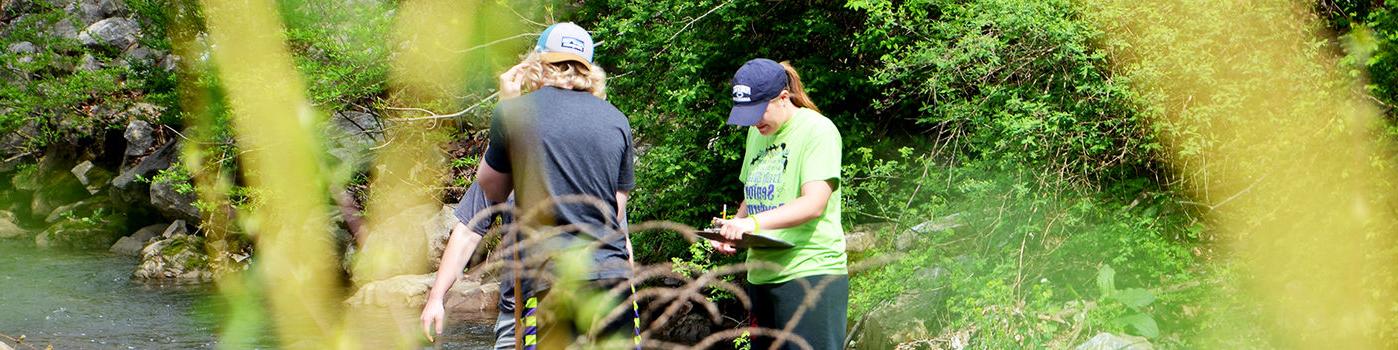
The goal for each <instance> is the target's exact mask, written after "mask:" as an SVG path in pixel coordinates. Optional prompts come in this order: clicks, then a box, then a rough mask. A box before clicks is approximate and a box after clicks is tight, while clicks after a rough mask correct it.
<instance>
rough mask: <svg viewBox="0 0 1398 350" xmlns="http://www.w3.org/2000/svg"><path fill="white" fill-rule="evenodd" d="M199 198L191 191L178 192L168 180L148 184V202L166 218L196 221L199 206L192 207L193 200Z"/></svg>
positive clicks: (197, 219) (198, 216)
mask: <svg viewBox="0 0 1398 350" xmlns="http://www.w3.org/2000/svg"><path fill="white" fill-rule="evenodd" d="M197 200H199V196H197V195H195V194H194V192H193V191H190V192H189V193H180V191H178V190H176V189H175V184H174V183H171V182H168V181H157V182H153V183H151V186H150V204H151V206H154V207H155V209H156V210H158V211H160V214H162V215H165V217H167V218H171V219H180V220H185V221H189V222H198V221H199V218H200V217H201V216H200V215H199V208H195V207H194V202H195V201H197Z"/></svg>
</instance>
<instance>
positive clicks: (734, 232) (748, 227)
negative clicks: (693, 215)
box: [718, 217, 757, 241]
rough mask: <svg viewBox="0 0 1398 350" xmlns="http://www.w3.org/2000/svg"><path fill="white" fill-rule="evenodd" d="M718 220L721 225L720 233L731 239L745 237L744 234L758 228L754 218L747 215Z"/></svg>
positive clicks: (735, 239) (736, 239)
mask: <svg viewBox="0 0 1398 350" xmlns="http://www.w3.org/2000/svg"><path fill="white" fill-rule="evenodd" d="M718 221H719V223H718V224H719V225H720V228H719V231H718V233H719V234H721V235H723V238H725V239H728V240H729V241H738V240H740V239H743V234H745V233H750V232H752V230H754V229H756V228H757V224H756V223H754V222H753V221H752V218H747V217H741V218H734V219H729V220H718Z"/></svg>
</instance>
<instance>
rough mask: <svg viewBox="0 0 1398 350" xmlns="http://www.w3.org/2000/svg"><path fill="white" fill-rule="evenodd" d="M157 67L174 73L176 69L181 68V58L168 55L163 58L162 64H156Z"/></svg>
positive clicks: (161, 59)
mask: <svg viewBox="0 0 1398 350" xmlns="http://www.w3.org/2000/svg"><path fill="white" fill-rule="evenodd" d="M155 66H156V67H160V69H161V70H163V71H166V72H174V71H175V69H176V68H179V67H180V56H179V55H169V54H167V55H165V57H161V58H160V62H156V63H155Z"/></svg>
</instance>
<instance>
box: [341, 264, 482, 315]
mask: <svg viewBox="0 0 1398 350" xmlns="http://www.w3.org/2000/svg"><path fill="white" fill-rule="evenodd" d="M435 278H436V275H434V274H425V275H402V276H395V277H392V278H388V279H384V280H381V281H376V282H372V283H369V284H365V285H364V287H361V288H359V290H358V291H356V292H355V293H354V295H353V296H351V297H349V299H347V300H345V304H347V305H349V306H350V307H354V308H389V309H395V308H401V309H403V310H404V311H408V312H407V313H404V315H406V316H405V317H414V318H415V317H416V316H417V313H418V312H419V311H421V310H422V306H423V305H424V304H426V303H427V292H428V290H430V289H432V282H433V280H434V279H435ZM446 296H447V297H446V300H444V301H443V304H444V305H443V306H444V307H445V308H446V311H447V317H449V319H448V323H458V322H461V321H464V320H493V319H495V315H496V312H497V311H496V308H497V306H498V305H499V303H500V283H499V282H498V281H491V280H485V281H482V280H478V279H474V278H472V277H467V278H464V279H462V280H460V281H457V282H456V283H455V284H453V285H452V286H451V289H449V290H448V291H447V293H446ZM395 314H396V313H395Z"/></svg>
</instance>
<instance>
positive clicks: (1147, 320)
mask: <svg viewBox="0 0 1398 350" xmlns="http://www.w3.org/2000/svg"><path fill="white" fill-rule="evenodd" d="M1112 322H1113V323H1116V324H1117V325H1126V326H1131V328H1132V329H1134V330H1136V334H1137V335H1140V336H1142V337H1146V338H1155V337H1158V336H1160V326H1158V325H1156V324H1155V319H1154V318H1151V317H1150V315H1147V314H1143V313H1138V314H1134V315H1128V316H1122V317H1120V318H1117V319H1115V320H1112Z"/></svg>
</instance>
